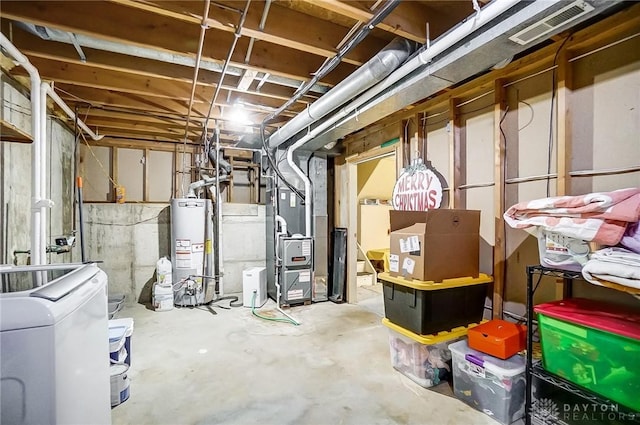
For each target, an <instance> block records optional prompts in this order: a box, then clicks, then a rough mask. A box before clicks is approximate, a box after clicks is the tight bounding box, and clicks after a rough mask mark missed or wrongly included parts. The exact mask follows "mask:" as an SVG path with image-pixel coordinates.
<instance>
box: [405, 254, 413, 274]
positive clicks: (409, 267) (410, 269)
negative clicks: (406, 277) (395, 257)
mask: <svg viewBox="0 0 640 425" xmlns="http://www.w3.org/2000/svg"><path fill="white" fill-rule="evenodd" d="M415 266H416V262H415V261H413V260H412V259H411V258H405V259H404V261H402V271H406V272H407V273H409V274H412V273H413V269H414V267H415Z"/></svg>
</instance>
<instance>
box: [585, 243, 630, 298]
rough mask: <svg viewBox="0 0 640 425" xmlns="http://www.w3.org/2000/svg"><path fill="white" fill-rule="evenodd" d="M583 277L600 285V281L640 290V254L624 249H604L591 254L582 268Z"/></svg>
mask: <svg viewBox="0 0 640 425" xmlns="http://www.w3.org/2000/svg"><path fill="white" fill-rule="evenodd" d="M582 276H583V277H584V278H585V279H586V280H587V281H589V282H591V283H593V284H596V285H600V283H599V280H605V281H608V282H613V283H616V284H618V285H623V286H627V287H630V288H636V289H640V254H636V253H635V252H631V251H629V250H627V249H624V248H617V247H611V248H604V249H601V250H599V251H596V252H594V253H593V254H591V259H590V260H589V261H587V262H586V264H585V265H584V266H583V267H582Z"/></svg>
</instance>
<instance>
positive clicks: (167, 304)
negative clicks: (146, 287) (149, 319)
mask: <svg viewBox="0 0 640 425" xmlns="http://www.w3.org/2000/svg"><path fill="white" fill-rule="evenodd" d="M153 308H154V309H155V311H169V310H173V287H172V286H162V285H153Z"/></svg>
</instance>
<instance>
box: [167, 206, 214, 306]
mask: <svg viewBox="0 0 640 425" xmlns="http://www.w3.org/2000/svg"><path fill="white" fill-rule="evenodd" d="M212 241H213V208H212V203H211V200H209V199H196V198H174V199H172V200H171V263H172V265H173V295H174V303H175V305H177V306H195V305H200V304H205V303H207V302H209V301H211V300H212V299H213V296H214V290H215V285H214V282H215V277H214V270H213V269H214V267H213V244H212Z"/></svg>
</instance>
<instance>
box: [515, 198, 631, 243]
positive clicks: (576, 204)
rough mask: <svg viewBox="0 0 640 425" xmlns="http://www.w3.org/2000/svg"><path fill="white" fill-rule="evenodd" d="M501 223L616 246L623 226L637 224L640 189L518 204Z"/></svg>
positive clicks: (621, 234) (544, 199)
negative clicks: (537, 228)
mask: <svg viewBox="0 0 640 425" xmlns="http://www.w3.org/2000/svg"><path fill="white" fill-rule="evenodd" d="M504 219H505V221H506V222H507V224H509V225H510V226H511V227H513V228H517V229H526V228H530V227H533V226H537V227H539V228H541V229H543V230H547V231H550V232H555V233H560V234H563V235H565V236H569V237H572V238H576V239H582V240H585V241H593V242H597V243H600V244H603V245H616V244H617V243H618V242H620V240H621V238H622V236H623V234H624V232H625V230H626V228H627V225H628V224H629V223H635V222H637V221H639V220H640V189H638V188H629V189H620V190H615V191H613V192H603V193H590V194H587V195H579V196H557V197H552V198H543V199H537V200H533V201H528V202H521V203H519V204H516V205H514V206H512V207H511V208H509V209H508V210H507V211H506V212H505V213H504Z"/></svg>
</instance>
